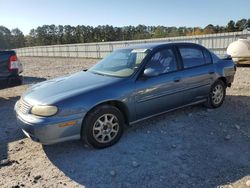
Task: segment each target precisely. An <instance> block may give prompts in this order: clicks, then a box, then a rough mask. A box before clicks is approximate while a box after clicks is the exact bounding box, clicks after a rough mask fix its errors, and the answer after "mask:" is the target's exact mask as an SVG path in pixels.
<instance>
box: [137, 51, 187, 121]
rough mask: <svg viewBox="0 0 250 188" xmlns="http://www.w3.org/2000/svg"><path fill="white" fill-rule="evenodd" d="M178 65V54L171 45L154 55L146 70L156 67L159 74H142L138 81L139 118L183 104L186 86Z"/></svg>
mask: <svg viewBox="0 0 250 188" xmlns="http://www.w3.org/2000/svg"><path fill="white" fill-rule="evenodd" d="M177 67H178V66H177V60H176V55H175V53H174V51H173V50H172V49H171V48H169V47H168V48H164V49H161V50H159V51H157V52H155V53H154V54H153V55H152V57H151V58H150V60H149V61H148V62H147V64H146V66H145V68H144V70H146V69H154V70H157V71H158V74H157V75H155V76H150V77H144V76H142V78H139V79H138V80H137V81H136V95H135V103H136V104H135V105H136V117H137V119H142V118H145V117H148V116H151V115H154V114H158V113H161V112H164V111H167V110H169V109H172V108H176V107H178V106H180V105H182V103H183V94H182V91H183V87H184V86H183V84H182V79H181V74H180V73H179V72H178V68H177Z"/></svg>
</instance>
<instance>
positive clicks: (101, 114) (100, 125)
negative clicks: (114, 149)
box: [82, 105, 124, 148]
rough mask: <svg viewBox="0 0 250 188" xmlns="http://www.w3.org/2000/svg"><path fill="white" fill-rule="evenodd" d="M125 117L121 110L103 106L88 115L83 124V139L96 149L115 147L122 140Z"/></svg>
mask: <svg viewBox="0 0 250 188" xmlns="http://www.w3.org/2000/svg"><path fill="white" fill-rule="evenodd" d="M123 127H124V117H123V115H122V113H121V112H120V110H119V109H117V108H116V107H114V106H110V105H103V106H99V107H97V108H95V109H94V110H93V111H91V112H90V113H88V115H87V117H86V118H85V120H84V122H83V127H82V138H83V140H84V141H85V143H87V144H88V145H90V146H92V147H94V148H105V147H109V146H112V145H114V144H115V143H116V142H118V140H119V139H120V138H121V136H122V133H123Z"/></svg>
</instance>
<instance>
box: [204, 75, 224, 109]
mask: <svg viewBox="0 0 250 188" xmlns="http://www.w3.org/2000/svg"><path fill="white" fill-rule="evenodd" d="M225 96H226V85H225V83H224V82H223V81H222V80H217V81H216V82H215V83H214V84H213V85H212V87H211V89H210V92H209V96H208V100H207V102H206V104H205V106H206V107H208V108H218V107H220V106H221V105H222V104H223V102H224V99H225Z"/></svg>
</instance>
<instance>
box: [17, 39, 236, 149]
mask: <svg viewBox="0 0 250 188" xmlns="http://www.w3.org/2000/svg"><path fill="white" fill-rule="evenodd" d="M235 71H236V68H235V64H234V62H233V61H232V60H231V59H230V58H227V59H220V58H219V57H217V56H216V55H215V54H213V53H212V52H210V51H209V50H207V49H206V48H204V47H203V46H200V45H198V44H193V43H164V44H145V45H140V46H135V47H128V48H123V49H118V50H116V51H114V52H112V53H111V54H110V55H108V56H107V57H106V58H104V59H103V60H101V61H100V62H99V63H97V64H96V65H94V66H93V67H92V68H90V69H89V70H87V71H81V72H78V73H75V74H72V75H68V76H64V77H60V78H56V79H53V80H48V81H45V82H41V83H39V84H36V85H34V86H32V87H31V88H30V89H28V90H27V91H26V92H25V93H24V94H23V95H22V96H21V98H20V100H19V101H17V103H16V105H15V111H16V115H17V122H18V124H19V125H20V127H21V129H22V131H23V132H24V134H25V135H26V136H28V137H30V138H32V139H33V140H35V141H38V142H40V143H42V144H45V145H46V144H53V143H57V142H62V141H67V140H73V139H81V140H83V141H84V142H85V143H87V144H88V145H90V146H92V147H95V148H104V147H108V146H111V145H113V144H115V143H116V142H117V141H118V140H119V139H120V138H121V136H122V133H123V130H124V126H125V125H129V124H133V123H136V122H139V121H141V120H144V119H147V118H150V117H152V116H156V115H160V114H162V113H165V112H168V111H171V110H175V109H178V108H181V107H185V106H189V105H194V104H205V105H206V106H207V107H209V108H217V107H219V106H221V105H222V103H223V101H224V98H225V94H226V88H227V87H230V86H231V83H232V82H233V79H234V74H235ZM166 121H167V120H166Z"/></svg>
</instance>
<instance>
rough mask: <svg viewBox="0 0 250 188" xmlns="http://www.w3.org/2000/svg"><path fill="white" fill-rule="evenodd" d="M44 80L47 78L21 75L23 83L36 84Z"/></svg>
mask: <svg viewBox="0 0 250 188" xmlns="http://www.w3.org/2000/svg"><path fill="white" fill-rule="evenodd" d="M45 80H47V79H46V78H41V77H33V76H24V77H23V84H36V83H38V82H42V81H45Z"/></svg>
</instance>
